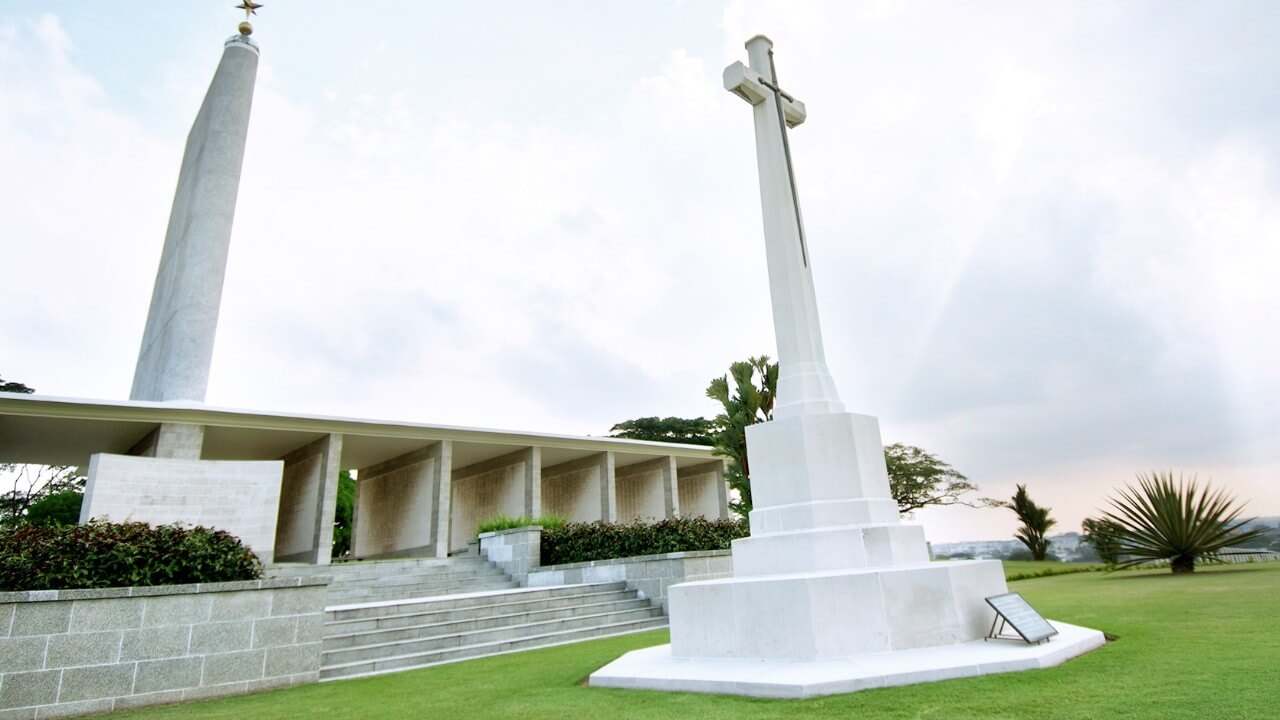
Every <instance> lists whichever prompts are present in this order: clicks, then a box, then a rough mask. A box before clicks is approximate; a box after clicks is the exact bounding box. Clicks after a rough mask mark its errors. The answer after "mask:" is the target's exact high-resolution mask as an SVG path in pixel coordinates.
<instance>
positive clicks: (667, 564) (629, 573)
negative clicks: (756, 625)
mask: <svg viewBox="0 0 1280 720" xmlns="http://www.w3.org/2000/svg"><path fill="white" fill-rule="evenodd" d="M731 575H733V555H732V553H731V551H729V550H703V551H698V552H677V553H666V554H664V555H645V556H641V557H631V558H617V559H614V560H594V561H592V562H581V563H569V564H566V565H548V566H546V567H535V568H532V569H531V570H529V571H528V574H527V576H526V578H525V580H524V582H523V583H522V584H524V585H526V586H528V587H543V586H547V585H569V584H574V583H594V582H626V583H627V587H629V588H631V589H633V590H637V591H639V592H640V596H641V597H644V598H648V599H649V601H651V602H652V603H654V604H655V605H658V606H660V607H661V608H662V611H663V612H666V611H667V588H669V587H671V586H672V585H675V584H677V583H682V582H692V581H694V580H714V579H716V578H723V577H729V576H731Z"/></svg>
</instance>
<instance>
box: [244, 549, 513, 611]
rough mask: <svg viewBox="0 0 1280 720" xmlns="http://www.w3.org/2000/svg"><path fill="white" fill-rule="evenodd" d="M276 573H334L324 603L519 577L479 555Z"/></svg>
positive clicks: (501, 583)
mask: <svg viewBox="0 0 1280 720" xmlns="http://www.w3.org/2000/svg"><path fill="white" fill-rule="evenodd" d="M268 572H269V574H270V575H271V576H273V577H318V576H326V577H332V578H333V580H332V581H331V582H330V583H329V594H328V599H327V600H326V601H325V606H326V607H332V606H334V605H352V604H355V603H371V602H384V601H388V600H409V599H414V598H423V597H433V596H439V595H456V594H458V593H474V592H485V591H489V590H506V589H509V588H514V587H517V583H516V581H514V580H512V579H511V577H510V576H508V575H507V574H506V573H504V572H502V570H501V569H500V568H498V567H497V566H496V565H494V564H493V563H490V562H488V561H486V560H485V559H483V558H481V557H477V556H474V555H472V556H470V557H459V558H413V559H409V560H373V561H363V562H349V563H335V564H333V565H276V566H273V567H272V568H271V569H270V570H269V571H268Z"/></svg>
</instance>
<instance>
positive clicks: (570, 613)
mask: <svg viewBox="0 0 1280 720" xmlns="http://www.w3.org/2000/svg"><path fill="white" fill-rule="evenodd" d="M653 609H654V608H653V605H652V604H650V603H649V601H647V600H641V599H640V598H635V599H632V600H614V601H611V602H602V603H591V604H584V605H569V606H567V607H559V608H549V609H545V610H531V611H528V612H517V613H509V614H505V615H491V616H488V617H474V618H463V619H458V620H451V621H446V622H438V623H422V624H416V625H403V626H401V627H380V628H375V629H373V630H366V631H355V632H351V633H347V634H344V635H326V636H325V637H324V649H325V650H335V651H336V650H339V649H342V648H346V647H353V646H356V645H364V644H365V643H369V644H383V643H391V642H397V641H400V640H416V639H420V638H427V637H440V636H442V635H451V634H457V635H461V634H463V633H467V632H474V631H479V630H489V629H493V628H503V627H510V626H512V625H529V624H532V623H537V622H543V621H555V620H564V619H573V618H580V617H594V616H596V615H603V614H609V613H626V612H636V611H642V612H644V613H645V615H646V616H652V614H653V613H651V612H650V611H651V610H653ZM326 630H327V629H326Z"/></svg>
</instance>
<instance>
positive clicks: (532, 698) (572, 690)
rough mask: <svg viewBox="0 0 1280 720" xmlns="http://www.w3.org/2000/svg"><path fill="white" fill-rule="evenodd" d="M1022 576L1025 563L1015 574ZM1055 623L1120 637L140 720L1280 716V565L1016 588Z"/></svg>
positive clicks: (297, 697)
mask: <svg viewBox="0 0 1280 720" xmlns="http://www.w3.org/2000/svg"><path fill="white" fill-rule="evenodd" d="M1011 570H1015V571H1016V570H1018V568H1011ZM1011 587H1012V589H1014V590H1017V591H1018V592H1021V593H1022V594H1023V595H1024V596H1025V597H1026V598H1027V599H1028V600H1030V601H1031V603H1032V604H1034V605H1035V606H1036V607H1038V608H1039V609H1040V610H1041V611H1043V612H1044V614H1045V615H1047V616H1048V617H1050V618H1054V619H1057V620H1063V621H1067V622H1072V623H1076V624H1079V625H1086V626H1089V627H1094V628H1098V629H1101V630H1104V631H1105V632H1107V633H1109V634H1111V635H1113V636H1116V637H1117V638H1118V639H1117V640H1116V641H1115V642H1112V643H1109V644H1108V645H1107V646H1106V647H1104V648H1102V649H1100V650H1097V651H1095V652H1093V653H1090V654H1088V655H1085V656H1083V657H1081V658H1078V659H1076V660H1073V661H1071V662H1068V663H1066V664H1065V665H1061V666H1059V667H1056V668H1051V669H1049V670H1037V671H1030V672H1021V673H1011V674H1006V675H992V676H987V677H981V678H969V679H963V680H950V681H946V682H940V683H932V684H927V685H913V686H907V687H899V688H887V689H882V690H868V691H864V692H860V693H856V694H853V695H845V696H838V697H827V698H820V699H815V700H798V701H796V700H756V699H750V698H739V697H729V696H707V695H691V694H675V693H658V692H641V691H629V690H608V689H602V688H590V687H584V686H583V685H581V681H582V680H583V679H584V678H585V677H586V676H587V675H588V674H589V673H590V672H591V671H593V670H594V669H596V668H597V667H600V666H602V665H604V664H605V663H607V662H609V661H610V660H612V659H613V658H615V657H617V656H618V655H620V654H622V653H623V652H626V651H627V650H631V649H634V648H639V647H645V646H648V645H654V644H659V643H663V642H666V639H667V638H666V633H663V632H655V633H646V634H643V635H633V636H630V637H625V638H616V639H608V640H599V641H595V642H589V643H582V644H578V645H572V646H567V647H562V648H551V649H548V650H534V651H530V652H526V653H519V654H515V655H506V656H502V657H494V658H485V659H481V660H473V661H470V662H464V663H457V664H453V665H444V666H440V667H435V668H427V669H425V670H416V671H410V672H405V673H400V674H397V675H385V676H381V677H376V678H369V679H364V680H348V681H343V682H335V683H324V684H320V685H308V686H305V687H299V688H293V689H290V690H282V691H278V692H271V693H262V694H258V695H250V696H242V697H236V698H229V699H223V700H212V701H206V702H202V703H196V704H187V705H180V706H169V707H163V708H153V709H150V710H143V711H135V712H133V713H127V714H124V713H122V714H120V717H129V718H228V719H230V718H236V719H239V718H245V717H251V718H255V720H267V719H269V718H296V717H323V718H344V719H352V720H354V719H357V718H431V719H432V720H445V719H448V718H466V719H468V720H470V719H481V718H563V717H567V718H573V719H575V720H587V719H589V718H606V719H609V720H612V719H613V718H662V719H664V720H665V719H666V718H673V717H674V718H697V719H698V720H712V719H714V718H726V719H728V718H735V719H736V718H811V717H817V718H857V719H858V720H875V719H879V718H937V719H939V720H952V719H955V718H1008V719H1010V720H1013V719H1019V720H1021V719H1023V718H1036V719H1037V720H1053V719H1055V718H1159V719H1160V720H1171V719H1176V718H1187V719H1195V720H1201V719H1203V718H1274V717H1278V716H1280V696H1278V695H1277V688H1280V684H1278V683H1280V681H1278V680H1277V667H1278V666H1280V563H1266V564H1259V565H1240V566H1233V567H1228V568H1215V569H1209V570H1202V571H1200V572H1197V573H1195V574H1194V575H1191V576H1174V575H1173V574H1171V573H1169V572H1168V571H1162V572H1124V573H1116V574H1106V573H1098V572H1086V573H1078V574H1071V575H1060V576H1055V577H1046V578H1036V579H1031V580H1022V581H1019V582H1015V583H1013V584H1012V586H1011Z"/></svg>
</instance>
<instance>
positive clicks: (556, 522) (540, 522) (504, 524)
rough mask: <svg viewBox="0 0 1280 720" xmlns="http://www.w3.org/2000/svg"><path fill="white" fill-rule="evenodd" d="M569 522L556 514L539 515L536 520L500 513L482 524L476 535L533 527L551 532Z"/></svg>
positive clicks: (524, 516) (525, 516)
mask: <svg viewBox="0 0 1280 720" xmlns="http://www.w3.org/2000/svg"><path fill="white" fill-rule="evenodd" d="M568 522H569V521H568V520H566V519H564V518H562V517H560V516H559V515H556V514H554V513H547V514H546V515H539V516H538V517H536V518H533V517H529V516H528V515H517V516H515V517H510V516H508V515H505V514H503V513H498V514H497V515H495V516H493V517H491V518H489V519H488V520H485V521H483V522H481V523H480V526H479V527H478V528H476V534H479V533H487V532H498V531H500V530H515V529H516V528H522V527H533V526H534V525H537V526H539V527H541V528H542V529H543V530H550V529H553V528H558V527H563V526H564V525H565V524H566V523H568Z"/></svg>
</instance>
